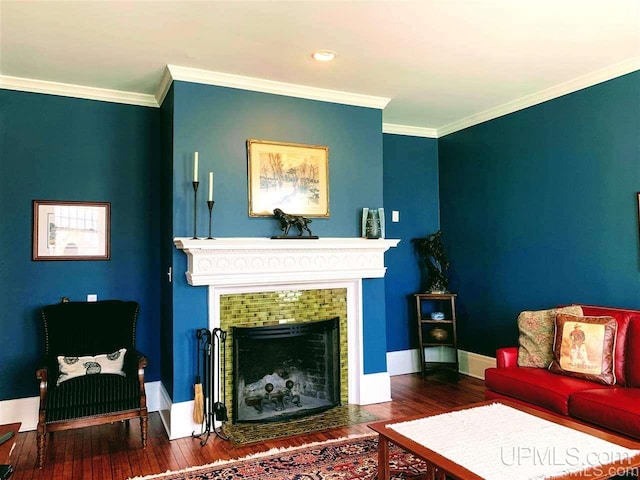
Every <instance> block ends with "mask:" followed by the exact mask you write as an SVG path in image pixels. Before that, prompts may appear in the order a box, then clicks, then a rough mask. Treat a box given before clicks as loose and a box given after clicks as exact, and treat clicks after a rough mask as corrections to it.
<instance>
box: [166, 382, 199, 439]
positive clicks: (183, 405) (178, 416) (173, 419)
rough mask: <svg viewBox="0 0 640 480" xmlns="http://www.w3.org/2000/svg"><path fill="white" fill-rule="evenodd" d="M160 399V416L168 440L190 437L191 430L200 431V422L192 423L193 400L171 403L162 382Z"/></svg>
mask: <svg viewBox="0 0 640 480" xmlns="http://www.w3.org/2000/svg"><path fill="white" fill-rule="evenodd" d="M160 399H161V406H160V410H159V412H160V418H161V419H162V423H163V425H164V429H165V431H166V432H167V436H168V437H169V440H175V439H177V438H183V437H190V436H191V434H192V433H193V432H197V431H200V427H201V426H200V424H199V423H193V400H190V401H188V402H179V403H173V402H172V401H171V397H170V396H169V394H168V393H167V391H166V390H165V388H164V385H162V384H161V385H160Z"/></svg>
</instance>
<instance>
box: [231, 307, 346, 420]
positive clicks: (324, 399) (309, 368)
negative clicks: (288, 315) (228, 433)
mask: <svg viewBox="0 0 640 480" xmlns="http://www.w3.org/2000/svg"><path fill="white" fill-rule="evenodd" d="M339 324H340V321H339V318H338V317H336V318H332V319H330V320H321V321H312V322H304V323H291V324H283V325H274V326H260V327H232V330H233V418H232V420H233V422H234V423H245V422H254V423H256V422H269V421H282V420H285V419H290V418H297V417H302V416H306V415H311V414H314V413H318V412H321V411H324V410H327V409H329V408H332V407H335V406H337V405H340V330H339Z"/></svg>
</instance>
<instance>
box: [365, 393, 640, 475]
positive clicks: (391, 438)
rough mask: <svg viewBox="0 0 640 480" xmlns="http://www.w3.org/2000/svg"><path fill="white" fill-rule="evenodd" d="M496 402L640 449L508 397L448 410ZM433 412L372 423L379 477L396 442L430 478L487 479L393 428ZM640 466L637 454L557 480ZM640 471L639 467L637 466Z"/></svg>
mask: <svg viewBox="0 0 640 480" xmlns="http://www.w3.org/2000/svg"><path fill="white" fill-rule="evenodd" d="M494 403H499V404H502V405H506V406H508V407H512V408H515V409H516V410H519V411H521V412H525V413H528V414H531V415H533V416H535V417H538V418H542V419H544V420H548V421H551V422H554V423H556V424H559V425H563V426H565V427H568V428H571V429H574V430H578V431H580V432H584V433H587V434H589V435H592V436H594V437H597V438H600V439H602V440H605V441H607V442H610V443H614V444H616V445H620V446H622V447H625V448H628V449H632V450H640V442H636V441H633V440H630V439H628V438H625V437H622V436H619V435H614V434H611V433H607V432H603V431H601V430H597V429H595V428H593V427H589V426H586V425H583V424H580V423H578V422H575V421H573V420H569V419H568V418H566V417H562V416H560V415H555V414H551V413H546V412H541V411H539V410H536V409H533V408H529V407H526V406H524V405H519V404H517V403H515V402H509V401H506V400H501V401H485V402H480V403H474V404H471V405H466V406H463V407H458V408H454V409H451V410H448V411H447V412H441V413H448V412H453V411H458V410H465V409H469V408H474V407H481V406H484V405H490V404H494ZM430 416H431V415H416V416H413V417H406V418H402V419H398V420H387V421H384V422H375V423H371V424H369V428H371V429H372V430H374V431H376V432H378V434H379V439H378V480H389V475H390V471H389V443H393V444H395V445H397V446H398V447H400V448H402V449H403V450H406V451H408V452H410V453H412V454H413V455H415V456H417V457H419V458H421V459H423V460H424V461H425V462H426V463H427V464H428V466H429V473H430V476H429V478H431V479H434V480H445V479H447V478H454V479H460V480H483V478H482V477H480V476H478V475H477V474H475V473H473V472H471V471H469V470H468V469H466V468H464V467H462V466H461V465H458V464H457V463H455V462H454V461H452V460H450V459H449V458H447V457H446V456H443V455H441V454H438V453H436V452H435V451H433V450H431V449H429V446H428V445H422V444H420V443H417V442H415V441H413V440H411V439H410V438H408V437H406V436H404V435H402V434H400V433H398V432H397V431H396V430H393V429H392V428H389V425H393V424H397V423H402V422H407V421H412V420H420V419H425V418H428V417H430ZM505 435H508V432H505ZM639 467H640V455H636V456H634V457H632V458H630V459H629V458H626V459H619V460H618V461H616V462H612V463H609V464H607V465H605V466H604V467H602V466H600V467H590V468H586V469H585V470H584V471H582V472H579V473H572V474H569V475H566V476H563V477H554V480H560V479H564V480H569V479H573V480H575V479H577V478H588V479H589V480H595V479H606V478H610V477H611V476H613V475H611V474H610V473H609V472H615V473H617V474H620V473H621V472H623V471H625V469H637V468H639ZM635 471H637V470H635Z"/></svg>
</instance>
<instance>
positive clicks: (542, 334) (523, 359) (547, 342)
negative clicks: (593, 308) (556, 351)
mask: <svg viewBox="0 0 640 480" xmlns="http://www.w3.org/2000/svg"><path fill="white" fill-rule="evenodd" d="M558 313H568V314H571V315H582V307H580V306H579V305H570V306H568V307H560V308H551V309H549V310H525V311H524V312H520V315H518V331H519V335H518V344H519V348H518V365H519V366H521V367H538V368H547V367H548V366H549V364H550V363H551V360H553V332H554V321H555V318H556V314H558Z"/></svg>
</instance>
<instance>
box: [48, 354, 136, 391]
mask: <svg viewBox="0 0 640 480" xmlns="http://www.w3.org/2000/svg"><path fill="white" fill-rule="evenodd" d="M126 353H127V349H126V348H121V349H120V350H116V351H115V352H113V353H104V354H101V355H95V356H90V355H87V356H84V357H65V356H63V355H60V356H58V357H57V358H58V368H59V370H60V375H59V376H58V381H57V383H56V385H60V384H61V383H62V382H65V381H67V380H70V379H72V378H75V377H81V376H83V375H94V374H98V373H111V374H115V375H121V376H123V377H125V376H126V374H125V373H124V372H123V370H122V366H123V365H124V356H125V354H126Z"/></svg>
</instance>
